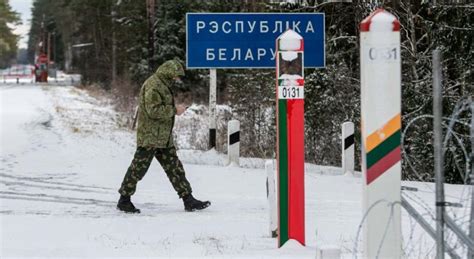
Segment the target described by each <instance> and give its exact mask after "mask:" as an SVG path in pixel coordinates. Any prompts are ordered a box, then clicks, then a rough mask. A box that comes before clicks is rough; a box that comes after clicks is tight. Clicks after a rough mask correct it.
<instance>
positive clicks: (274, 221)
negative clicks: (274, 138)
mask: <svg viewBox="0 0 474 259" xmlns="http://www.w3.org/2000/svg"><path fill="white" fill-rule="evenodd" d="M265 171H266V172H267V199H268V212H269V216H268V218H269V222H270V236H271V237H277V236H278V215H277V201H276V182H275V173H276V170H275V167H274V166H273V161H272V160H267V161H266V162H265Z"/></svg>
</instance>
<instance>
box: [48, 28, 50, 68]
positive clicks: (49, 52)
mask: <svg viewBox="0 0 474 259" xmlns="http://www.w3.org/2000/svg"><path fill="white" fill-rule="evenodd" d="M50 63H51V33H50V32H48V68H49V64H50Z"/></svg>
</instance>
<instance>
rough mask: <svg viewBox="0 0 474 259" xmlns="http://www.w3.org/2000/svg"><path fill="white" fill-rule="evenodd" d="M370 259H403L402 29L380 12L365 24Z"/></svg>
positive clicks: (362, 35) (362, 52) (365, 144)
mask: <svg viewBox="0 0 474 259" xmlns="http://www.w3.org/2000/svg"><path fill="white" fill-rule="evenodd" d="M360 46H361V47H360V57H361V69H360V71H361V97H362V98H361V106H362V112H361V116H362V120H361V121H362V123H361V124H362V125H361V133H362V172H363V179H364V183H363V214H364V215H367V218H366V222H365V224H364V246H365V247H364V253H365V255H364V257H365V258H400V257H401V251H402V245H401V225H400V218H401V215H400V200H401V196H400V182H401V162H400V160H401V154H400V140H401V137H400V136H401V135H400V128H401V117H400V112H401V90H400V85H401V83H400V82H401V70H400V67H401V63H400V23H399V21H398V20H397V19H396V17H395V16H393V15H392V14H391V13H389V12H387V11H385V10H383V9H378V10H376V11H375V12H373V13H372V14H371V15H369V16H368V17H367V18H365V19H364V20H363V21H362V22H361V23H360Z"/></svg>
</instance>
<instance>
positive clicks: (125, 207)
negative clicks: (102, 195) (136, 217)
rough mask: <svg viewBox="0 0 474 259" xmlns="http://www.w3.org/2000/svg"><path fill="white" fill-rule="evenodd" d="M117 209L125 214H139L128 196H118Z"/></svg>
mask: <svg viewBox="0 0 474 259" xmlns="http://www.w3.org/2000/svg"><path fill="white" fill-rule="evenodd" d="M117 209H119V210H121V211H123V212H127V213H140V210H139V209H137V208H135V206H133V203H132V201H131V200H130V196H123V195H120V199H119V201H118V203H117Z"/></svg>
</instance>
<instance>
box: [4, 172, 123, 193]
mask: <svg viewBox="0 0 474 259" xmlns="http://www.w3.org/2000/svg"><path fill="white" fill-rule="evenodd" d="M0 177H5V178H11V179H15V180H21V181H30V182H34V183H45V184H56V185H64V186H70V187H79V188H86V189H98V190H114V189H112V188H107V187H100V186H95V185H82V184H73V183H64V182H57V181H49V180H43V179H41V178H39V177H21V176H13V175H9V174H4V173H0Z"/></svg>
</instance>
